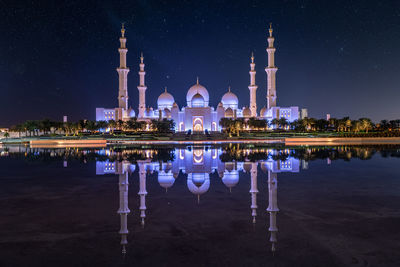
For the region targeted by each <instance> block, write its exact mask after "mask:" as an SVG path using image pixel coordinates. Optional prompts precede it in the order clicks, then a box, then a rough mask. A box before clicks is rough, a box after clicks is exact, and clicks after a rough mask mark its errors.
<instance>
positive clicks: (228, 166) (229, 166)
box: [225, 162, 235, 172]
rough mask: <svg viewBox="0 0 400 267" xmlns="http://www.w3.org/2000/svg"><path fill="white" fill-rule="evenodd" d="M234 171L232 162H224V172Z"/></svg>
mask: <svg viewBox="0 0 400 267" xmlns="http://www.w3.org/2000/svg"><path fill="white" fill-rule="evenodd" d="M233 169H235V163H234V162H225V170H227V171H229V172H230V171H233Z"/></svg>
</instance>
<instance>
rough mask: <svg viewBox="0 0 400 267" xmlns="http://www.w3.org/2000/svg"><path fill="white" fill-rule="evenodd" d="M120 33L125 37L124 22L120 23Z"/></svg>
mask: <svg viewBox="0 0 400 267" xmlns="http://www.w3.org/2000/svg"><path fill="white" fill-rule="evenodd" d="M121 34H122V37H125V23H122V29H121Z"/></svg>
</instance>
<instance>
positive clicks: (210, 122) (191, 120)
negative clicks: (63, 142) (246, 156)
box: [96, 25, 299, 131]
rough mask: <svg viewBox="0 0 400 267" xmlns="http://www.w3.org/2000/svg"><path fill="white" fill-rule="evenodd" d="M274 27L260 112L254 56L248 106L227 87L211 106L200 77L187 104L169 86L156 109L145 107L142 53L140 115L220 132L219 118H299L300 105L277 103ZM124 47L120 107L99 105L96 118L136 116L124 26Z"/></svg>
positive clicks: (121, 50)
mask: <svg viewBox="0 0 400 267" xmlns="http://www.w3.org/2000/svg"><path fill="white" fill-rule="evenodd" d="M272 32H273V30H272V27H271V25H270V28H269V37H268V47H267V49H266V50H267V53H268V66H267V67H266V68H265V72H266V74H267V96H266V98H267V105H266V107H263V108H262V109H261V110H260V112H259V113H257V101H256V91H257V88H258V86H257V85H256V83H255V80H256V71H255V63H254V56H253V55H252V56H251V62H250V72H249V73H250V85H249V86H248V89H249V93H250V103H249V107H242V108H240V107H239V100H238V97H237V96H236V95H235V94H234V93H233V92H231V89H230V88H229V89H228V92H226V93H225V94H224V95H223V96H222V98H221V101H220V103H219V104H218V106H217V108H216V109H215V108H214V107H211V106H210V105H209V103H210V95H209V93H208V90H207V89H206V88H205V87H204V86H203V85H201V84H200V82H199V79H198V78H197V81H196V83H195V84H194V85H193V86H191V87H190V88H189V90H188V91H187V94H186V106H184V107H181V108H179V106H178V104H177V103H176V102H175V99H174V97H173V96H172V94H170V93H169V92H168V91H167V89H166V88H165V91H164V92H163V93H162V94H161V95H160V96H159V97H158V100H157V108H152V107H146V90H147V86H146V85H145V75H146V72H145V71H144V67H145V64H144V58H143V54H142V55H141V56H140V63H139V86H138V87H137V88H138V90H139V107H138V111H139V112H138V114H137V118H138V119H139V120H144V121H148V122H150V120H152V119H162V118H167V119H172V120H174V122H175V130H176V131H188V130H191V131H205V130H208V131H220V130H221V127H220V125H219V121H220V120H221V118H233V119H235V118H245V119H248V118H250V117H254V118H258V119H265V120H268V121H271V120H272V119H275V118H276V119H280V118H286V119H287V120H288V121H289V122H292V121H294V120H297V119H299V108H298V107H279V106H277V105H276V103H277V96H276V78H275V75H276V72H277V70H278V68H277V67H276V66H275V60H274V58H275V51H276V49H275V47H274V40H275V38H274V37H273V36H272ZM119 40H120V43H121V46H120V48H119V49H118V51H119V54H120V66H119V68H117V72H118V75H119V93H118V103H119V106H118V107H117V108H112V109H106V108H96V120H97V121H101V120H105V121H109V120H129V119H130V118H133V117H135V116H136V113H135V111H134V110H133V109H132V108H131V107H128V99H129V97H128V86H127V84H128V83H127V79H128V73H129V68H128V67H127V65H126V53H127V52H128V49H127V48H126V37H125V29H124V26H123V25H122V29H121V37H120V39H119Z"/></svg>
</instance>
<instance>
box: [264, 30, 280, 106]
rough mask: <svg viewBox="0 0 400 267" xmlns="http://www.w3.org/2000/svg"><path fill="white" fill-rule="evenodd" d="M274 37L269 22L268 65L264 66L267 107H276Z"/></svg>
mask: <svg viewBox="0 0 400 267" xmlns="http://www.w3.org/2000/svg"><path fill="white" fill-rule="evenodd" d="M274 41H275V38H274V37H272V23H270V24H269V37H268V47H267V53H268V67H266V68H265V72H266V73H267V79H268V81H267V109H270V108H272V107H276V79H275V74H276V72H277V70H278V68H277V67H275V50H276V49H275V47H274Z"/></svg>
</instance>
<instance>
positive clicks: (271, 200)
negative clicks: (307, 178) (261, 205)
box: [96, 147, 300, 253]
mask: <svg viewBox="0 0 400 267" xmlns="http://www.w3.org/2000/svg"><path fill="white" fill-rule="evenodd" d="M286 152H287V151H286ZM99 153H100V154H106V155H110V151H100V152H99ZM222 153H223V150H221V149H220V148H208V149H206V148H204V147H201V148H194V149H184V148H182V149H176V150H175V151H174V155H178V156H177V157H174V159H173V160H172V161H167V162H154V161H151V158H150V157H149V159H146V160H137V161H136V163H130V162H129V161H127V160H124V161H122V162H119V161H110V160H105V161H96V174H97V175H103V174H119V190H120V209H119V210H118V213H119V214H120V216H121V229H120V232H119V233H120V234H121V245H122V252H123V253H126V248H125V246H126V245H127V243H128V241H127V235H128V229H127V216H128V214H129V212H130V211H129V208H128V185H129V183H128V173H133V172H134V171H135V170H136V169H137V170H138V173H139V192H138V195H139V197H140V205H139V210H140V218H141V225H142V227H144V224H145V218H146V195H147V190H146V176H147V174H149V173H151V174H156V175H157V180H158V183H159V185H160V186H161V187H163V188H165V190H166V192H167V191H168V188H171V187H172V186H173V185H174V183H175V180H176V179H177V178H178V175H179V174H180V173H182V174H184V175H186V176H187V178H186V179H187V181H186V185H187V189H188V190H189V191H190V192H191V193H192V194H194V195H195V196H196V199H197V203H200V196H201V195H203V194H205V193H207V192H208V191H209V189H210V174H211V173H217V174H218V176H219V178H221V181H222V183H223V184H224V185H225V186H226V187H227V188H228V189H229V191H230V192H232V188H234V187H235V186H236V185H237V184H238V183H239V173H240V172H243V173H248V174H250V191H249V193H250V196H251V205H250V211H251V218H252V223H253V224H255V223H256V217H257V208H258V206H257V194H258V193H259V191H258V187H257V175H258V166H259V165H260V167H261V170H262V171H263V173H265V174H267V175H268V196H269V197H268V208H267V211H268V213H269V218H270V222H269V228H268V229H269V232H270V239H269V240H270V242H271V243H272V248H271V249H272V251H275V249H276V243H277V231H278V228H277V223H276V216H277V213H278V211H279V209H278V204H277V173H280V172H299V169H300V161H299V160H298V159H296V158H293V157H291V156H288V157H284V158H282V159H277V158H279V157H278V155H279V153H278V151H273V150H271V151H269V156H268V157H267V158H266V159H265V160H260V161H258V162H250V161H231V162H223V161H221V158H223V157H222V156H221V155H222ZM151 154H152V153H150V152H145V155H149V156H150V155H151Z"/></svg>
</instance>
